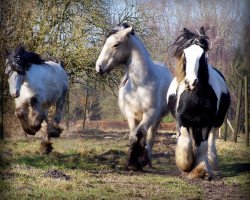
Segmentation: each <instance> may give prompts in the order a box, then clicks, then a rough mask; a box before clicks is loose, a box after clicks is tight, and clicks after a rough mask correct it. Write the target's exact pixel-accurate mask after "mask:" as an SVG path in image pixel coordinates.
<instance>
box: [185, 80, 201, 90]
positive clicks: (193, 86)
mask: <svg viewBox="0 0 250 200" xmlns="http://www.w3.org/2000/svg"><path fill="white" fill-rule="evenodd" d="M197 84H198V79H194V80H193V81H192V82H191V83H190V81H188V80H185V87H186V89H187V90H193V89H195V87H196V85H197Z"/></svg>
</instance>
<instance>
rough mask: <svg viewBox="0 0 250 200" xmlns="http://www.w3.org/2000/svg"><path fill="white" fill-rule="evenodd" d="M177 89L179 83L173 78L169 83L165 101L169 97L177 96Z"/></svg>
mask: <svg viewBox="0 0 250 200" xmlns="http://www.w3.org/2000/svg"><path fill="white" fill-rule="evenodd" d="M178 87H179V83H178V81H177V78H176V77H175V78H174V79H173V80H172V82H171V83H170V86H169V88H168V92H167V100H168V99H169V97H170V96H177V90H178Z"/></svg>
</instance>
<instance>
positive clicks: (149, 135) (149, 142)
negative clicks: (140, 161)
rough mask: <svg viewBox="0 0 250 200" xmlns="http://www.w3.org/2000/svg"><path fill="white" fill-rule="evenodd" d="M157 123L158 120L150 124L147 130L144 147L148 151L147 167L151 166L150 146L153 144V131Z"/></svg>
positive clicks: (154, 131) (155, 129)
mask: <svg viewBox="0 0 250 200" xmlns="http://www.w3.org/2000/svg"><path fill="white" fill-rule="evenodd" d="M159 124H160V122H156V123H154V124H152V126H150V128H149V129H148V132H147V142H146V143H147V145H146V149H147V151H148V159H149V163H148V165H149V167H152V148H153V145H154V137H155V133H156V131H157V128H158V126H159Z"/></svg>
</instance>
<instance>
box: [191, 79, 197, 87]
mask: <svg viewBox="0 0 250 200" xmlns="http://www.w3.org/2000/svg"><path fill="white" fill-rule="evenodd" d="M197 83H198V79H197V78H196V79H194V82H193V84H192V86H196V85H197Z"/></svg>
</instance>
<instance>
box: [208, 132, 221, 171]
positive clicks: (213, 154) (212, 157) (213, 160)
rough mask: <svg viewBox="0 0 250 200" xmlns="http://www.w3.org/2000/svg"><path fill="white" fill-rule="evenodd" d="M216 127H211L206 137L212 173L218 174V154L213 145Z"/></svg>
mask: <svg viewBox="0 0 250 200" xmlns="http://www.w3.org/2000/svg"><path fill="white" fill-rule="evenodd" d="M217 131H218V128H212V130H211V131H210V133H209V137H208V160H209V163H210V165H211V167H212V170H213V172H214V174H216V175H220V172H219V165H218V156H217V150H216V146H215V134H216V133H217Z"/></svg>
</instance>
